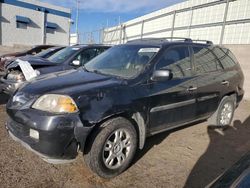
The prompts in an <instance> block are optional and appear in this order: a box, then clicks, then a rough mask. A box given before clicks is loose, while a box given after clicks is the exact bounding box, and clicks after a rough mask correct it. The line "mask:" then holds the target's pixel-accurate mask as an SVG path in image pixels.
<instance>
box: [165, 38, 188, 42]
mask: <svg viewBox="0 0 250 188" xmlns="http://www.w3.org/2000/svg"><path fill="white" fill-rule="evenodd" d="M165 39H166V40H170V41H173V40H177V41H179V40H180V41H184V42H192V39H191V38H185V37H165Z"/></svg>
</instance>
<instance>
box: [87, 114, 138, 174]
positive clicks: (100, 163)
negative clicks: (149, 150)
mask: <svg viewBox="0 0 250 188" xmlns="http://www.w3.org/2000/svg"><path fill="white" fill-rule="evenodd" d="M137 147H138V138H137V132H136V130H135V128H134V126H133V125H132V124H131V122H130V121H128V120H127V119H125V118H122V117H118V118H113V119H110V120H107V121H106V122H104V123H103V124H102V125H101V126H100V127H99V128H98V130H97V131H96V132H95V133H94V134H93V135H92V138H91V139H90V142H89V143H88V146H87V151H86V152H85V155H84V160H85V163H86V164H87V166H88V167H89V168H90V169H91V170H92V171H93V172H94V173H96V174H97V175H99V176H101V177H103V178H113V177H115V176H118V175H119V174H121V173H122V172H123V171H125V170H126V169H127V168H128V167H129V165H130V163H131V162H132V160H133V158H134V155H135V152H136V150H137ZM104 149H105V150H104Z"/></svg>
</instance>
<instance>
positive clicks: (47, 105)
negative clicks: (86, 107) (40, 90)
mask: <svg viewBox="0 0 250 188" xmlns="http://www.w3.org/2000/svg"><path fill="white" fill-rule="evenodd" d="M32 108H34V109H37V110H42V111H47V112H52V113H74V112H77V111H78V108H77V106H76V104H75V102H74V100H73V99H72V98H71V97H69V96H65V95H56V94H47V95H43V96H41V97H39V98H38V99H37V100H36V102H35V103H34V104H33V106H32Z"/></svg>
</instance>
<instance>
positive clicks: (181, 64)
mask: <svg viewBox="0 0 250 188" xmlns="http://www.w3.org/2000/svg"><path fill="white" fill-rule="evenodd" d="M156 69H157V70H160V69H168V70H171V71H172V73H173V78H182V77H188V76H191V74H192V68H191V60H190V56H189V50H188V47H186V46H180V47H174V48H171V49H168V50H166V52H165V53H164V54H163V56H162V57H161V58H160V60H159V62H158V64H157V65H156Z"/></svg>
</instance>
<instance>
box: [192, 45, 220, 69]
mask: <svg viewBox="0 0 250 188" xmlns="http://www.w3.org/2000/svg"><path fill="white" fill-rule="evenodd" d="M193 50H194V62H195V69H196V72H197V73H208V72H212V71H217V70H220V69H222V67H221V65H220V62H219V61H218V59H217V57H216V56H215V55H214V54H213V53H212V51H211V50H209V49H208V48H203V47H193Z"/></svg>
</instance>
